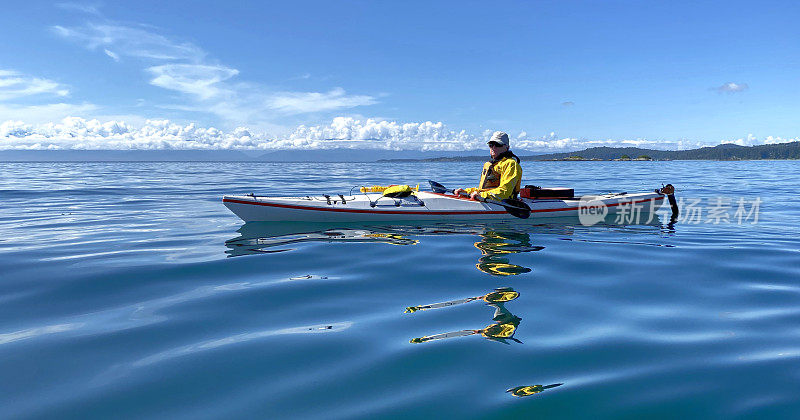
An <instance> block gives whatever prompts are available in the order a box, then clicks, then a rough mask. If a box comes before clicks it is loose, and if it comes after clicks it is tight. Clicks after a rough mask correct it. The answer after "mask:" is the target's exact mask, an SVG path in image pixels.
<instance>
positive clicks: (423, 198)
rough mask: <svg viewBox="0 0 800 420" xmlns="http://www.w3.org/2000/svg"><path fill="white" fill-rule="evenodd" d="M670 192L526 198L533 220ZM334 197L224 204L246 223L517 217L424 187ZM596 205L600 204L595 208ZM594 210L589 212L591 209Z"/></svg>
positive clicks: (642, 207) (650, 201)
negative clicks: (404, 192)
mask: <svg viewBox="0 0 800 420" xmlns="http://www.w3.org/2000/svg"><path fill="white" fill-rule="evenodd" d="M665 197H666V196H665V195H663V194H659V193H655V192H651V193H639V194H624V193H622V194H606V195H595V196H583V197H576V198H575V199H570V200H561V199H533V200H531V199H522V201H524V202H525V203H526V204H528V206H529V207H530V208H531V215H530V218H528V219H527V220H531V221H536V220H540V219H550V218H563V217H573V218H578V217H579V216H580V217H584V216H585V215H587V214H591V213H592V212H597V211H601V212H604V213H605V214H614V213H616V212H619V211H627V212H633V211H635V212H638V213H649V212H655V211H656V210H658V209H659V207H660V206H661V205H662V204H663V202H664V200H665ZM343 198H344V199H342V197H341V196H330V197H319V196H315V197H260V196H252V195H244V196H239V195H230V196H228V195H226V196H224V197H223V199H222V202H223V203H224V204H225V206H226V207H227V208H228V209H230V210H231V211H232V212H233V213H234V214H236V215H237V216H239V218H241V219H242V220H244V221H245V222H321V223H328V222H365V221H366V222H369V221H381V222H383V221H449V220H511V219H517V217H515V216H513V215H511V214H509V213H508V212H506V210H505V209H504V208H503V207H502V206H499V205H496V204H491V203H484V202H478V201H474V200H469V199H466V198H463V197H456V196H453V195H448V194H439V193H433V192H425V191H420V192H418V193H416V198H415V197H413V196H412V197H409V198H404V199H394V198H388V197H381V194H379V193H368V194H360V195H355V196H344V197H343ZM593 206H594V208H592V207H593ZM587 211H588V213H587Z"/></svg>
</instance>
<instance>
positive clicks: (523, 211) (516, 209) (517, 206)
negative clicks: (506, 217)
mask: <svg viewBox="0 0 800 420" xmlns="http://www.w3.org/2000/svg"><path fill="white" fill-rule="evenodd" d="M428 182H429V183H430V184H431V189H432V190H433V192H436V193H440V194H455V192H454V191H453V190H451V189H448V188H447V187H445V186H444V185H442V184H440V183H438V182H436V181H431V180H428ZM482 201H484V202H486V203H491V204H497V205H498V206H501V207H503V208H505V209H506V212H508V214H510V215H512V216H514V217H519V218H520V219H527V218H528V217H530V215H531V208H530V207H528V205H527V204H525V203H524V202H522V201H520V200H517V199H514V198H506V199H504V200H502V201H498V200H492V199H488V198H485V199H483V200H482Z"/></svg>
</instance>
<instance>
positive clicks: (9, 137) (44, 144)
mask: <svg viewBox="0 0 800 420" xmlns="http://www.w3.org/2000/svg"><path fill="white" fill-rule="evenodd" d="M490 135H491V131H489V130H487V131H486V132H484V133H481V134H480V135H475V134H470V133H467V132H466V131H464V130H461V131H455V130H451V129H449V128H447V127H446V126H445V124H444V123H442V122H436V123H434V122H430V121H426V122H422V123H398V122H395V121H386V120H375V119H366V120H360V119H355V118H351V117H337V118H334V119H333V121H331V123H330V124H327V125H316V126H305V125H301V126H298V127H297V128H296V129H295V130H294V131H293V132H292V133H290V134H288V135H286V136H284V137H273V136H269V135H267V134H254V133H253V132H251V130H248V129H247V128H245V127H238V128H236V129H233V130H230V131H223V130H219V129H216V128H214V127H208V128H206V127H199V126H197V125H195V124H193V123H190V124H187V125H181V124H176V123H173V122H170V121H169V120H148V121H146V123H145V124H144V125H142V126H140V127H135V126H133V125H131V124H127V123H125V122H121V121H107V122H100V121H98V120H96V119H92V120H87V119H84V118H80V117H67V118H64V120H63V121H61V122H60V123H47V124H39V125H31V124H26V123H23V122H21V121H6V122H3V123H1V124H0V150H265V151H267V150H281V149H295V150H315V149H317V150H318V149H337V148H344V149H374V150H397V151H402V150H414V151H442V152H444V151H468V150H479V149H485V147H486V139H487V138H488V137H489V136H490ZM789 141H800V138H794V139H786V138H781V137H767V138H763V139H758V138H756V137H755V136H753V135H748V136H747V137H745V138H740V139H732V140H729V141H723V142H722V143H734V144H738V145H742V146H752V145H757V144H774V143H785V142H789ZM708 145H709V144H708V143H702V142H698V141H689V140H679V141H675V142H665V141H652V140H646V139H631V140H613V139H603V140H587V139H575V138H559V137H558V136H556V134H555V133H550V134H549V135H547V136H542V137H538V138H534V137H531V136H529V135H528V134H527V133H526V132H520V133H518V134H517V135H515V136H512V148H513V149H514V150H518V151H520V150H525V151H531V152H561V151H573V150H580V149H584V148H588V147H599V146H608V147H641V148H652V149H661V150H681V149H689V148H695V147H702V146H708Z"/></svg>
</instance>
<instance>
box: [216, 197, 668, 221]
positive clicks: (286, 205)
mask: <svg viewBox="0 0 800 420" xmlns="http://www.w3.org/2000/svg"><path fill="white" fill-rule="evenodd" d="M442 195H444V194H442ZM663 199H664V197H663V196H661V197H655V198H647V199H644V200H639V201H633V202H631V201H626V202H620V203H613V204H606V207H615V206H619V205H623V204H639V203H644V202H647V201H653V200H663ZM222 202H223V203H236V204H252V205H254V206H266V207H281V208H285V209H296V210H316V211H338V212H345V213H371V214H418V215H428V214H429V215H437V216H441V215H454V214H505V213H506V211H505V210H503V211H492V210H477V211H473V210H470V211H399V210H358V209H333V208H325V207H306V206H295V205H292V204H276V203H260V202H256V201H243V200H235V199H232V198H223V199H222ZM579 208H580V207H564V208H560V209H541V210H533V209H531V213H543V212H553V211H568V210H578V209H579Z"/></svg>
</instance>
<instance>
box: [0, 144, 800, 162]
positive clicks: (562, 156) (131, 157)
mask: <svg viewBox="0 0 800 420" xmlns="http://www.w3.org/2000/svg"><path fill="white" fill-rule="evenodd" d="M475 153H479V152H476V151H456V152H436V151H424V152H423V151H414V150H375V149H344V148H338V149H320V150H301V149H298V150H276V151H269V152H265V151H260V150H245V151H238V150H213V149H212V150H175V149H164V150H0V161H4V162H35V161H38V162H42V161H48V162H78V161H85V162H114V161H117V162H119V161H130V162H156V161H158V162H163V161H196V162H197V161H200V162H208V161H216V162H318V163H321V162H376V161H377V162H470V161H481V162H483V161H485V160H486V156H487V154H488V153H480V155H478V156H475V155H473V154H475ZM529 153H530V152H529ZM518 154H519V156H520V157H521V158H522V159H524V160H527V161H545V160H551V161H559V160H561V161H613V160H618V161H648V160H762V159H775V160H786V159H800V141H794V142H790V143H779V144H765V145H761V146H749V147H747V146H738V145H735V144H722V145H719V146H714V147H703V148H700V149H692V150H654V149H640V148H637V147H592V148H589V149H584V150H578V151H574V152H565V153H549V154H524V152H518Z"/></svg>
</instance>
